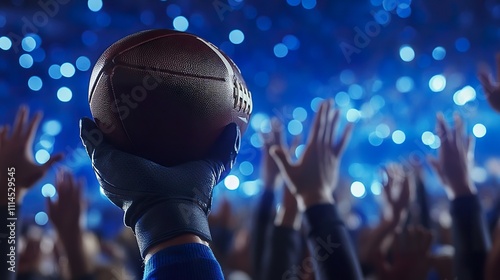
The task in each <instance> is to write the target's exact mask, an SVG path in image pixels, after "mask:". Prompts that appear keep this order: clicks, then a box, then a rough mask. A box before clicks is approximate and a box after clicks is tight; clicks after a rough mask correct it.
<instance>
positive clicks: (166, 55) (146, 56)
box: [89, 29, 253, 166]
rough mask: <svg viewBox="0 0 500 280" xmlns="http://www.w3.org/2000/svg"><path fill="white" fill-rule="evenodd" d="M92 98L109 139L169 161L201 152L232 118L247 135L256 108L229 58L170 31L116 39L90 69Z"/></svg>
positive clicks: (191, 37) (129, 149) (164, 162)
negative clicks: (252, 113) (250, 119)
mask: <svg viewBox="0 0 500 280" xmlns="http://www.w3.org/2000/svg"><path fill="white" fill-rule="evenodd" d="M89 104H90V111H91V113H92V116H93V117H94V120H95V122H96V123H97V126H98V127H99V128H100V129H101V130H102V131H103V133H104V136H105V138H106V140H108V141H109V142H110V143H112V144H113V145H115V146H116V147H117V148H119V149H121V150H123V151H126V152H129V153H132V154H135V155H138V156H141V157H144V158H147V159H149V160H152V161H154V162H156V163H158V164H161V165H164V166H172V165H178V164H182V163H184V162H187V161H192V160H197V159H201V158H203V157H204V156H205V155H207V153H208V152H209V150H210V148H211V147H212V146H213V144H214V143H215V141H216V139H217V137H218V136H219V135H220V133H221V132H222V130H223V129H224V127H225V126H226V125H228V124H229V123H232V122H234V123H236V124H237V125H238V126H239V127H240V129H241V133H242V134H243V132H244V131H245V130H246V128H247V125H248V121H249V118H250V114H251V112H252V109H253V108H252V107H253V104H252V97H251V94H250V91H249V90H248V89H247V87H246V84H245V81H244V80H243V77H242V76H241V72H240V70H239V69H238V67H237V66H236V65H235V64H234V62H233V61H232V60H231V59H230V58H229V57H228V56H226V55H225V54H224V53H223V52H222V51H220V50H219V49H218V48H217V47H215V46H214V45H212V44H211V43H209V42H207V41H205V40H203V39H201V38H199V37H197V36H195V35H192V34H188V33H184V32H177V31H173V30H166V29H158V30H148V31H143V32H138V33H135V34H132V35H130V36H127V37H125V38H123V39H121V40H119V41H117V42H116V43H114V44H113V45H111V46H110V47H109V48H108V49H107V50H106V51H105V52H104V53H103V54H102V55H101V57H100V58H99V60H98V61H97V63H96V65H95V66H94V69H93V71H92V76H91V79H90V85H89Z"/></svg>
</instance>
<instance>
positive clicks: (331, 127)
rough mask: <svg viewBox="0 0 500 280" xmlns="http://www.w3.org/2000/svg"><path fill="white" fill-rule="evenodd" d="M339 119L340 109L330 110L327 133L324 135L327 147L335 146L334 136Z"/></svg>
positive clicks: (326, 125) (327, 119) (327, 117)
mask: <svg viewBox="0 0 500 280" xmlns="http://www.w3.org/2000/svg"><path fill="white" fill-rule="evenodd" d="M329 102H331V101H329ZM330 106H331V105H330ZM337 119H338V110H335V109H331V110H328V112H327V114H326V123H325V134H324V135H323V144H325V145H326V146H327V147H333V143H332V138H333V133H334V131H335V126H336V125H337V122H336V121H337Z"/></svg>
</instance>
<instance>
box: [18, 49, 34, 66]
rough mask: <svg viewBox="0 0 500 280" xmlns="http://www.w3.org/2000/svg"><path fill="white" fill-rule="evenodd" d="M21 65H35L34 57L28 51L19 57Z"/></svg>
mask: <svg viewBox="0 0 500 280" xmlns="http://www.w3.org/2000/svg"><path fill="white" fill-rule="evenodd" d="M19 65H21V67H23V68H30V67H31V66H33V57H32V56H31V55H29V54H27V53H25V54H22V55H21V56H20V57H19Z"/></svg>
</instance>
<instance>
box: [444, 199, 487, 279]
mask: <svg viewBox="0 0 500 280" xmlns="http://www.w3.org/2000/svg"><path fill="white" fill-rule="evenodd" d="M450 212H451V216H452V221H453V223H452V231H453V245H454V247H455V258H454V270H455V275H457V276H458V279H460V280H462V279H483V278H484V266H485V263H486V258H487V255H488V251H489V250H490V248H491V240H490V236H489V233H488V230H487V226H486V221H485V218H484V217H483V214H482V210H481V204H480V202H479V199H478V197H477V196H476V195H469V196H463V197H459V198H456V199H455V200H453V201H452V202H451V207H450Z"/></svg>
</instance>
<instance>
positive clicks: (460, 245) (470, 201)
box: [430, 114, 491, 279]
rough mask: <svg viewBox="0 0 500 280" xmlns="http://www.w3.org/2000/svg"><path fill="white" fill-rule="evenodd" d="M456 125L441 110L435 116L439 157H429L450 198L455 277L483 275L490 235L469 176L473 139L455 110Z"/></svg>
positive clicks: (465, 277) (468, 277)
mask: <svg viewBox="0 0 500 280" xmlns="http://www.w3.org/2000/svg"><path fill="white" fill-rule="evenodd" d="M454 120H455V128H454V129H451V128H450V127H448V125H447V124H446V122H445V120H444V117H443V115H442V114H438V118H437V129H436V130H437V135H438V136H439V137H440V139H441V148H440V149H439V156H438V158H430V162H431V164H432V166H433V167H434V169H435V171H436V173H437V174H438V175H439V177H440V178H441V181H442V183H443V185H444V188H445V190H446V193H447V195H448V198H449V199H450V201H451V205H450V212H451V216H452V221H453V223H452V230H453V245H454V247H455V257H454V270H455V276H457V277H458V279H484V267H485V263H486V256H487V254H488V252H489V250H490V247H491V241H490V236H489V233H488V228H487V225H486V221H485V217H484V215H483V213H482V209H481V205H480V203H479V199H478V197H477V195H476V193H477V190H476V187H475V185H474V183H473V182H472V180H471V179H470V169H471V167H472V165H473V162H474V141H473V138H471V137H466V136H465V132H464V124H463V121H462V119H461V118H460V116H458V114H455V116H454Z"/></svg>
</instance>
